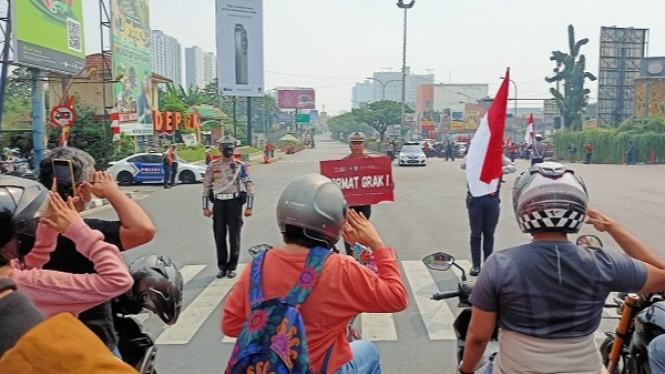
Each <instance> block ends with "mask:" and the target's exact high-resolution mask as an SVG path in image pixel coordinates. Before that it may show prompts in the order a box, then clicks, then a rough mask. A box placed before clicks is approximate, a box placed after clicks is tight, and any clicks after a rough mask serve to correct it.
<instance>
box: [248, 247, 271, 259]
mask: <svg viewBox="0 0 665 374" xmlns="http://www.w3.org/2000/svg"><path fill="white" fill-rule="evenodd" d="M270 248H272V245H270V244H257V245H255V246H253V247H249V249H248V250H247V252H249V255H250V256H252V257H256V256H258V255H259V254H260V253H261V252H265V251H267V250H269V249H270Z"/></svg>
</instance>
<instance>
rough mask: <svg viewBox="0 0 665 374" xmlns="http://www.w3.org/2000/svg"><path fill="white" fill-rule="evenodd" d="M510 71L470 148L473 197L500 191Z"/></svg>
mask: <svg viewBox="0 0 665 374" xmlns="http://www.w3.org/2000/svg"><path fill="white" fill-rule="evenodd" d="M509 83H510V69H508V70H507V71H506V75H505V78H504V80H503V83H501V87H499V91H498V92H497V94H496V97H495V98H494V102H493V103H492V106H491V107H490V110H489V112H487V114H486V115H485V117H483V120H482V121H481V123H480V126H478V130H477V131H476V134H475V135H474V136H473V139H472V140H471V144H470V145H469V152H468V153H467V156H466V181H467V184H468V185H469V193H471V196H484V195H488V194H491V193H494V192H496V191H497V189H498V186H499V181H500V179H501V175H502V174H503V150H502V144H503V136H504V132H505V130H506V113H507V108H508V87H509Z"/></svg>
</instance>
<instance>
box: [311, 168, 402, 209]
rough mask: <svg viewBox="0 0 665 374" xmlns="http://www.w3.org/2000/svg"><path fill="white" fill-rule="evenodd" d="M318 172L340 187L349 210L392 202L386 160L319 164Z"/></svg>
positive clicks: (391, 188)
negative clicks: (350, 208)
mask: <svg viewBox="0 0 665 374" xmlns="http://www.w3.org/2000/svg"><path fill="white" fill-rule="evenodd" d="M320 168H321V174H322V175H324V176H326V177H328V178H330V179H331V180H332V181H333V182H335V183H337V184H338V185H339V187H340V188H341V189H342V193H343V194H344V198H345V199H346V202H347V203H348V204H349V206H356V205H372V204H378V203H380V202H382V201H395V198H394V196H393V189H394V182H393V169H392V166H391V165H390V158H388V157H370V158H363V159H356V160H329V161H321V162H320Z"/></svg>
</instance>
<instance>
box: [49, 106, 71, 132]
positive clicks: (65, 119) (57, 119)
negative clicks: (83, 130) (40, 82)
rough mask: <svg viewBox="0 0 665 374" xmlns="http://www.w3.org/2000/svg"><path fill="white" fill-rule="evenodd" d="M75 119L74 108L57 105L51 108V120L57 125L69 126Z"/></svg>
mask: <svg viewBox="0 0 665 374" xmlns="http://www.w3.org/2000/svg"><path fill="white" fill-rule="evenodd" d="M74 121H76V112H74V109H72V108H70V107H68V106H64V105H58V106H57V107H55V108H53V110H51V122H52V123H53V124H54V125H56V126H58V127H65V126H71V125H72V124H73V123H74Z"/></svg>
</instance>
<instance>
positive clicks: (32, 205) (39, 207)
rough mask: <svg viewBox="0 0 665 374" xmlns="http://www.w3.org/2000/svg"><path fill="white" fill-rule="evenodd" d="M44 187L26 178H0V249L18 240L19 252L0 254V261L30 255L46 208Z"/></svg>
mask: <svg viewBox="0 0 665 374" xmlns="http://www.w3.org/2000/svg"><path fill="white" fill-rule="evenodd" d="M48 204H49V199H48V191H47V190H46V188H45V187H44V186H43V185H42V184H40V183H38V182H35V181H31V180H29V179H24V178H18V177H12V176H6V175H2V176H0V248H3V247H5V245H7V244H8V243H9V242H10V241H11V240H12V239H14V238H16V240H17V244H18V245H17V249H18V253H1V254H0V262H2V261H4V262H7V261H9V260H11V259H13V258H15V257H16V256H18V258H19V260H20V259H22V258H23V256H25V255H27V254H28V253H30V251H31V250H32V247H33V245H34V244H35V233H36V231H37V224H38V223H39V217H40V215H41V214H43V213H45V212H46V211H47V209H48Z"/></svg>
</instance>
